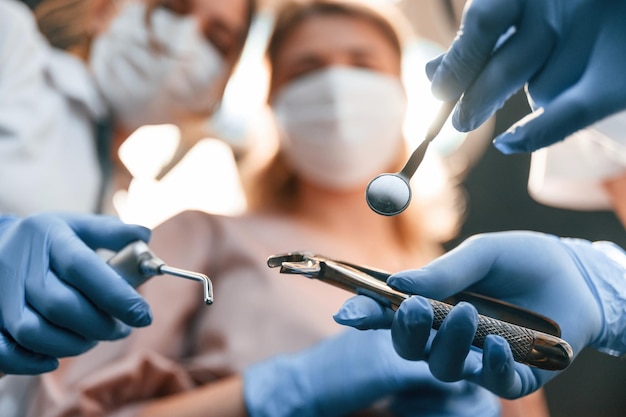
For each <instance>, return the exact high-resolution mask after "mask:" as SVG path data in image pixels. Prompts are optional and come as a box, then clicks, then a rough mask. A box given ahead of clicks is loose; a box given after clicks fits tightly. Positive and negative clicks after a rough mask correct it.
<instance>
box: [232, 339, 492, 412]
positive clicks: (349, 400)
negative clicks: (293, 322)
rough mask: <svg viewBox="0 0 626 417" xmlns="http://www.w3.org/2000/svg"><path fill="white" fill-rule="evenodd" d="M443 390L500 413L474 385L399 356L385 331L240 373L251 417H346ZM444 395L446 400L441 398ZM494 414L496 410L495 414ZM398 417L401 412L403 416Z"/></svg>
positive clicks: (437, 408)
mask: <svg viewBox="0 0 626 417" xmlns="http://www.w3.org/2000/svg"><path fill="white" fill-rule="evenodd" d="M430 390H437V391H439V392H440V393H442V392H447V393H448V394H449V396H448V398H450V397H458V398H459V401H460V397H463V398H464V399H465V400H466V401H468V402H477V401H478V404H479V408H481V409H482V411H483V412H482V413H479V414H462V415H468V416H469V415H484V416H491V415H499V405H498V400H497V398H496V397H495V396H493V395H485V392H484V391H483V390H481V389H479V388H478V387H476V386H472V384H469V383H465V382H463V383H462V384H460V385H458V383H456V384H449V385H447V384H442V383H441V382H440V381H437V380H436V379H435V378H434V377H433V376H432V375H431V374H430V372H429V371H428V366H427V364H426V363H425V362H411V361H406V360H404V359H402V358H400V357H399V356H398V355H397V354H396V353H395V351H394V350H393V346H392V341H391V335H390V333H389V331H384V330H370V331H357V330H352V329H350V330H348V331H346V332H344V333H341V334H339V335H337V336H334V337H331V338H329V339H327V340H325V341H323V342H322V343H320V344H317V345H315V346H313V347H312V348H310V349H307V350H304V351H302V352H298V353H295V354H290V355H284V356H278V357H274V358H271V359H269V360H267V361H265V362H262V363H259V364H257V365H254V366H252V367H251V368H249V369H247V370H246V371H245V372H244V398H245V402H246V406H247V409H248V413H249V415H250V416H251V417H266V416H272V417H283V416H299V417H313V416H316V417H317V416H325V417H333V416H347V415H350V414H351V413H353V412H355V411H357V410H361V409H365V408H366V407H368V406H370V405H371V404H373V403H374V402H376V401H377V400H381V399H384V398H386V397H388V396H390V395H391V396H393V395H396V394H401V393H407V392H412V393H414V395H420V393H423V394H422V395H426V393H428V392H429V391H430ZM442 397H446V396H445V395H443V394H442ZM431 405H432V408H431V412H429V413H426V414H423V415H424V416H438V415H441V416H444V415H449V414H448V413H447V410H448V407H449V403H448V402H447V401H443V400H442V401H441V402H433V403H432V404H431ZM494 411H495V412H494ZM401 415H402V414H401Z"/></svg>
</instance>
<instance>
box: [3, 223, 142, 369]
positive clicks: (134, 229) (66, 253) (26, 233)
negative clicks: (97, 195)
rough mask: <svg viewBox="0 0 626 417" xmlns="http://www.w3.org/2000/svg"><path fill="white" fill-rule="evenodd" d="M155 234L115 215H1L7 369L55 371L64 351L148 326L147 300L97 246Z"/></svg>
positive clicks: (118, 246) (112, 245)
mask: <svg viewBox="0 0 626 417" xmlns="http://www.w3.org/2000/svg"><path fill="white" fill-rule="evenodd" d="M149 237H150V231H149V230H148V229H146V228H144V227H141V226H131V225H126V224H124V223H122V222H121V221H119V220H118V219H116V218H113V217H102V216H94V215H69V214H41V215H35V216H31V217H27V218H24V219H17V218H13V217H1V218H0V372H3V373H7V374H37V373H41V372H47V371H51V370H53V369H54V368H56V367H57V365H58V360H57V358H59V357H64V356H71V355H77V354H80V353H83V352H85V351H86V350H88V349H90V348H91V347H93V346H94V345H95V344H96V343H97V341H98V340H114V339H118V338H121V337H124V336H126V335H128V333H129V332H130V328H129V327H128V326H127V325H131V326H146V325H148V324H149V323H150V322H151V319H152V315H151V312H150V308H149V306H148V304H147V303H146V302H145V301H144V299H143V298H142V297H141V296H140V295H139V294H138V293H137V292H136V291H135V290H134V289H133V288H132V287H131V286H130V285H128V284H127V283H126V281H124V280H123V279H121V278H120V276H119V275H117V274H116V273H115V272H114V271H113V270H112V269H111V268H110V267H109V266H108V265H106V263H105V261H103V260H101V259H100V258H99V257H98V255H97V254H96V253H95V252H94V251H93V250H92V249H97V248H106V249H110V250H119V249H121V248H122V247H124V246H125V245H126V244H128V243H130V242H132V241H134V240H138V239H141V240H144V241H147V240H148V239H149ZM120 320H121V322H120ZM122 322H123V323H126V324H127V325H126V324H123V323H122Z"/></svg>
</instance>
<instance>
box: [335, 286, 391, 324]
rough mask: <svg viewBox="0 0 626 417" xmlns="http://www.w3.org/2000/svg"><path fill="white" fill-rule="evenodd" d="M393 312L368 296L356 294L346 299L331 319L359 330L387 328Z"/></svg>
mask: <svg viewBox="0 0 626 417" xmlns="http://www.w3.org/2000/svg"><path fill="white" fill-rule="evenodd" d="M393 318H394V312H393V310H391V309H390V308H387V307H385V306H383V305H382V304H380V303H378V302H376V301H375V300H374V299H372V298H370V297H366V296H364V295H356V296H354V297H352V298H349V299H348V300H346V301H345V302H344V303H343V305H342V306H341V309H340V310H339V311H338V312H337V313H335V315H334V316H333V319H334V320H335V321H336V322H337V323H339V324H343V325H346V326H351V327H354V328H356V329H360V330H371V329H389V328H391V323H392V321H393Z"/></svg>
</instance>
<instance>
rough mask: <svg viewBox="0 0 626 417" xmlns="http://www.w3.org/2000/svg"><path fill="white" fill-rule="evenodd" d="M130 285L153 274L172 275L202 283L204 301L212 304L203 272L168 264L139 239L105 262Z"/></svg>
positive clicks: (211, 292)
mask: <svg viewBox="0 0 626 417" xmlns="http://www.w3.org/2000/svg"><path fill="white" fill-rule="evenodd" d="M107 263H108V264H109V265H110V266H111V267H112V268H113V269H114V270H115V272H117V273H118V274H120V275H121V276H122V278H124V279H125V280H126V281H127V282H128V283H129V284H130V285H132V286H133V287H134V288H137V287H138V286H140V285H141V284H143V283H144V282H146V281H147V280H148V279H150V278H152V277H153V276H155V275H164V274H166V275H173V276H176V277H179V278H186V279H190V280H193V281H198V282H200V283H202V285H203V288H204V303H205V304H207V305H209V304H213V285H212V284H211V280H210V279H209V277H207V276H206V275H204V274H200V273H198V272H192V271H186V270H184V269H179V268H173V267H171V266H168V265H166V264H165V262H163V261H162V260H161V259H159V258H158V257H157V256H156V255H155V254H154V252H152V251H151V250H150V248H148V245H147V244H146V243H144V242H142V241H140V240H138V241H135V242H132V243H130V244H129V245H127V246H125V247H124V248H123V249H122V250H121V251H119V252H118V253H116V254H115V255H113V257H112V258H111V259H109V260H108V262H107Z"/></svg>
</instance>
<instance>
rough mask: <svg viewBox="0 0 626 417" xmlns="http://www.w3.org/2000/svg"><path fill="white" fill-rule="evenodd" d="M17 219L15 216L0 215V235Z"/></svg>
mask: <svg viewBox="0 0 626 417" xmlns="http://www.w3.org/2000/svg"><path fill="white" fill-rule="evenodd" d="M16 219H17V217H15V216H5V215H0V233H2V232H3V231H4V229H6V228H7V227H9V225H11V224H13V222H14V221H15V220H16Z"/></svg>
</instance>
